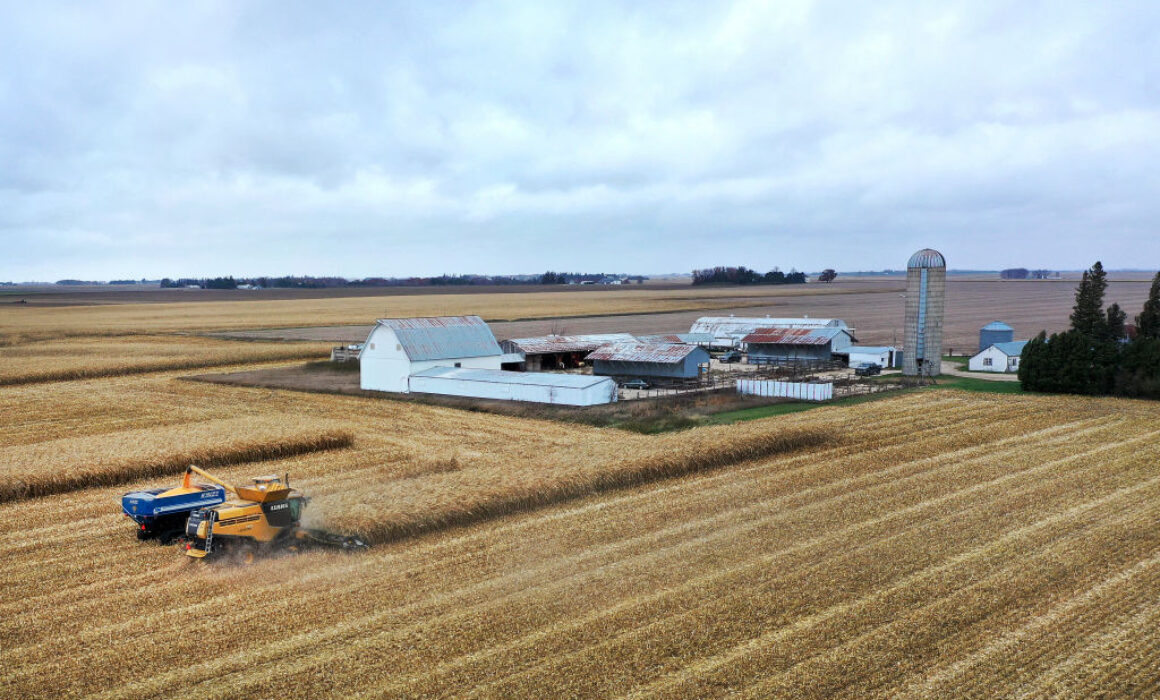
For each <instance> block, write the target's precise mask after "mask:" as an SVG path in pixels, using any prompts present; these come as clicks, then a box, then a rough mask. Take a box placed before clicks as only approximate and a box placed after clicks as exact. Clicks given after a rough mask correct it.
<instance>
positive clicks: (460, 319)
mask: <svg viewBox="0 0 1160 700" xmlns="http://www.w3.org/2000/svg"><path fill="white" fill-rule="evenodd" d="M378 323H379V325H380V326H385V327H387V328H390V329H391V330H392V331H394V332H395V336H396V337H398V339H399V344H400V345H402V346H403V352H405V353H406V354H407V357H408V358H409V359H410V360H411V361H413V362H415V361H422V360H449V359H452V358H456V357H490V356H492V355H502V354H503V352H502V351H501V350H500V348H499V343H497V342H495V336H494V335H492V332H491V328H489V327H488V325H487V324H486V323H484V321H483V319H482V318H480V317H479V316H426V317H420V318H380V319H379V321H378Z"/></svg>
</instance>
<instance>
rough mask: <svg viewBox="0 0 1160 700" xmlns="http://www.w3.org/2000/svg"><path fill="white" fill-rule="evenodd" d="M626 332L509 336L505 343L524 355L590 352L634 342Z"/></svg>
mask: <svg viewBox="0 0 1160 700" xmlns="http://www.w3.org/2000/svg"><path fill="white" fill-rule="evenodd" d="M635 341H636V338H635V337H633V336H632V335H630V334H628V333H602V334H589V335H541V336H536V337H534V338H511V339H508V340H505V341H504V342H505V343H510V344H511V345H513V346H515V347H517V348H519V349H520V350H521V351H522V352H523V353H524V354H525V355H544V354H548V353H554V352H592V351H593V350H595V349H596V348H599V347H601V346H603V345H608V344H609V343H623V342H628V343H631V342H635Z"/></svg>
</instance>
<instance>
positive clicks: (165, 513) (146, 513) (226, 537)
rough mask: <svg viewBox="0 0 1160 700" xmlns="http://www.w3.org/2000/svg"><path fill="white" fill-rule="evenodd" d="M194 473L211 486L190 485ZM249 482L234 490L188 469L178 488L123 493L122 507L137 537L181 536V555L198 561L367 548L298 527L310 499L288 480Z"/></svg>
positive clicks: (164, 538) (344, 537) (353, 539)
mask: <svg viewBox="0 0 1160 700" xmlns="http://www.w3.org/2000/svg"><path fill="white" fill-rule="evenodd" d="M194 474H197V475H198V476H200V477H202V478H203V479H206V480H207V481H209V482H211V483H212V484H213V485H212V486H209V485H194V484H193V483H192V482H191V478H192V476H193V475H194ZM252 481H253V483H252V484H250V485H248V486H234V485H232V484H229V483H227V482H225V481H222V480H221V479H218V478H217V477H215V476H213V475H212V474H210V473H208V472H206V471H204V470H202V469H199V468H197V467H195V466H190V467H189V468H188V469H187V470H186V471H185V478H184V480H183V482H182V486H181V487H180V488H176V489H170V490H168V491H166V490H163V489H157V490H155V491H142V492H134V493H128V494H125V496H124V498H123V499H122V508H123V509H124V510H125V514H126V515H128V516H129V517H131V518H133V520H134V521H135V522H137V524H138V526H139V528H140V529H139V531H138V537H141V538H142V539H144V538H145V536H143V535H142V533H149V534H148V535H146V536H154V535H153V533H156V536H157V537H158V538H159V539H161V541H162V543H163V544H165V543H167V542H169V541H171V540H172V539H174V538H177V537H184V539H185V544H184V545H183V547H184V552H185V554H186V555H188V556H191V557H196V558H199V559H201V558H206V557H212V558H217V557H219V556H221V555H230V556H234V555H236V556H238V557H239V558H240V559H241V560H242V561H245V562H249V561H252V560H253V559H254V557H256V556H258V555H261V554H266V553H269V552H274V551H279V550H286V551H300V550H303V549H309V548H318V547H326V548H331V549H343V550H361V549H366V548H367V544H366V543H365V542H363V541H362V540H360V539H358V538H357V537H350V536H347V535H339V534H335V533H331V532H327V531H325V530H316V529H312V528H305V527H302V525H301V520H302V511H303V510H304V509H305V508H306V506H307V504H309V502H310V499H308V498H307V497H306V496H304V495H303V494H302V493H301V492H299V491H298V490H296V489H292V488H290V485H289V481H290V479H289V476H287V477H285V478H279V477H277V476H261V477H256V478H254V479H253V480H252ZM227 492H228V493H229V494H231V497H230V498H227V497H226V494H227Z"/></svg>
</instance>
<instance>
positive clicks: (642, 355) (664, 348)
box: [584, 343, 708, 364]
mask: <svg viewBox="0 0 1160 700" xmlns="http://www.w3.org/2000/svg"><path fill="white" fill-rule="evenodd" d="M694 352H701V353H705V355H706V356H708V353H707V352H705V349H704V348H700V347H697V346H696V345H684V344H679V343H616V344H614V345H605V346H604V347H602V348H600V349H599V350H597V351H596V352H593V353H591V354H590V355H588V356H587V357H585V358H584V359H585V360H605V361H612V362H659V363H661V364H674V363H677V362H681V361H683V360H684V359H685V358H686V357H688V356H689V355H690V354H691V353H694Z"/></svg>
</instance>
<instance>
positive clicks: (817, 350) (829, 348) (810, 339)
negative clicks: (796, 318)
mask: <svg viewBox="0 0 1160 700" xmlns="http://www.w3.org/2000/svg"><path fill="white" fill-rule="evenodd" d="M741 341H742V342H743V343H745V344H746V345H747V346H748V352H749V357H748V360H749V362H750V363H752V364H759V363H770V362H826V361H829V360H832V359H834V357H833V356H834V355H835V354H838V353H843V352H844V351H845V350H846V349H847V348H849V347H850V346H851V345H852V344H853V339H852V338H851V337H850V333H849V332H848V331H846V330H845V329H844V328H837V327H830V328H758V329H757V330H756V331H754V332H753V333H750V334H748V335H746V336H745V337H744V338H742V339H741Z"/></svg>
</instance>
